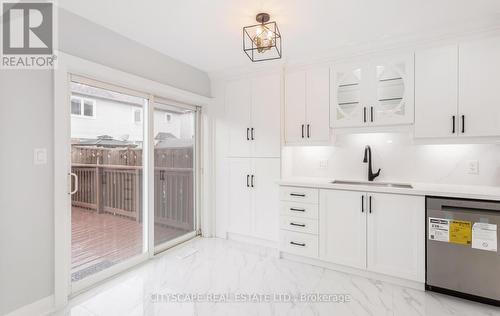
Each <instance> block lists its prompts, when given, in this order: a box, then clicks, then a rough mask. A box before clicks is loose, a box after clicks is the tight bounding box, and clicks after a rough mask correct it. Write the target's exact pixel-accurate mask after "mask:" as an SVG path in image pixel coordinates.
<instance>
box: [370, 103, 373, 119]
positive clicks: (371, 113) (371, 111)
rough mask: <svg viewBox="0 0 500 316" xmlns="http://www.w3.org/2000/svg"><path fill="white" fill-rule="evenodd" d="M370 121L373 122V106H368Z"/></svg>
mask: <svg viewBox="0 0 500 316" xmlns="http://www.w3.org/2000/svg"><path fill="white" fill-rule="evenodd" d="M370 121H372V122H373V106H371V107H370Z"/></svg>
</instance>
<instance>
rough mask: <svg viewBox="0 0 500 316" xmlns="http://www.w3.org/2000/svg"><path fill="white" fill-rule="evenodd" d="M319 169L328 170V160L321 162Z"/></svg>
mask: <svg viewBox="0 0 500 316" xmlns="http://www.w3.org/2000/svg"><path fill="white" fill-rule="evenodd" d="M319 168H320V169H326V168H328V160H320V161H319Z"/></svg>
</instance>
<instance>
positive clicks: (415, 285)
mask: <svg viewBox="0 0 500 316" xmlns="http://www.w3.org/2000/svg"><path fill="white" fill-rule="evenodd" d="M280 257H281V258H283V259H287V260H293V261H297V262H302V263H307V264H311V265H314V266H318V267H322V268H326V269H330V270H335V271H339V272H344V273H349V274H354V275H359V276H362V277H365V278H369V279H373V280H380V281H384V282H387V283H392V284H396V285H400V286H404V287H408V288H412V289H416V290H421V291H424V290H425V283H422V282H417V281H412V280H406V279H401V278H397V277H393V276H389V275H385V274H381V273H377V272H371V271H366V270H360V269H357V268H352V267H348V266H343V265H340V264H335V263H331V262H326V261H322V260H319V259H315V258H307V257H302V256H298V255H293V254H289V253H285V252H281V251H280Z"/></svg>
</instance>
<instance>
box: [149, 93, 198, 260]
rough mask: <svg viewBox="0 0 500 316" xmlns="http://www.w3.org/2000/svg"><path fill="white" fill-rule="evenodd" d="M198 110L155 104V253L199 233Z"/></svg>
mask: <svg viewBox="0 0 500 316" xmlns="http://www.w3.org/2000/svg"><path fill="white" fill-rule="evenodd" d="M196 123H197V111H196V109H195V108H192V107H189V106H176V105H171V104H168V103H160V102H156V103H155V107H154V110H153V126H154V128H153V130H154V133H153V137H154V245H155V249H156V251H157V252H158V251H161V250H163V249H165V248H168V246H169V245H171V244H172V242H173V241H176V240H178V239H181V238H182V237H183V236H186V235H189V234H192V233H193V232H195V231H196V225H195V222H196V221H195V218H196V216H195V213H196V212H195V209H196V207H195V206H196V194H195V192H196V158H197V157H196V156H197V150H196V144H197V124H196Z"/></svg>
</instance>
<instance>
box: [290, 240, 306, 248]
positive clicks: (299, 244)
mask: <svg viewBox="0 0 500 316" xmlns="http://www.w3.org/2000/svg"><path fill="white" fill-rule="evenodd" d="M290 245H294V246H301V247H305V246H306V244H304V243H300V242H295V241H291V242H290Z"/></svg>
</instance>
